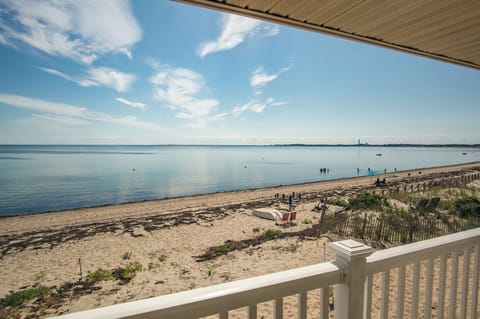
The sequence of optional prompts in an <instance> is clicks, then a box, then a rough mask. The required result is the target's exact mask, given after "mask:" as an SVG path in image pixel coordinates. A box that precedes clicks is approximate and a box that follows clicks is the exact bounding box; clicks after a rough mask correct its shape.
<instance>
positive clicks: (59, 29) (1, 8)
mask: <svg viewBox="0 0 480 319" xmlns="http://www.w3.org/2000/svg"><path fill="white" fill-rule="evenodd" d="M0 12H3V14H1V15H0V42H1V43H3V44H6V45H10V46H12V47H18V46H19V45H20V44H23V45H28V46H31V47H33V48H35V49H37V50H40V51H42V52H45V53H48V54H50V55H54V56H62V57H66V58H69V59H72V60H75V61H77V62H80V63H83V64H91V63H92V62H93V61H95V60H96V59H98V58H99V57H100V56H102V55H105V54H111V53H120V54H124V55H126V56H127V57H129V58H131V57H132V53H131V49H132V47H133V46H134V45H135V44H136V43H137V42H139V41H140V40H141V38H142V30H141V29H140V27H139V25H138V23H137V21H136V20H135V17H134V15H133V12H132V9H131V7H130V4H129V2H128V1H126V0H102V1H96V0H83V1H75V0H65V1H54V0H5V1H2V3H1V4H0Z"/></svg>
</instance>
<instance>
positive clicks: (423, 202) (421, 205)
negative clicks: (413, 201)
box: [415, 198, 428, 209]
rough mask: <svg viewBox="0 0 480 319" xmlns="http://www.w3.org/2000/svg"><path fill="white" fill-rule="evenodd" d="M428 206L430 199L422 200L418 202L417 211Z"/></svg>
mask: <svg viewBox="0 0 480 319" xmlns="http://www.w3.org/2000/svg"><path fill="white" fill-rule="evenodd" d="M427 204H428V198H422V199H420V200H419V201H418V204H417V206H416V207H415V209H425V208H426V207H427Z"/></svg>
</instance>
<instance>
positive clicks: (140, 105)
mask: <svg viewBox="0 0 480 319" xmlns="http://www.w3.org/2000/svg"><path fill="white" fill-rule="evenodd" d="M116 101H117V102H120V103H123V104H125V105H128V106H131V107H134V108H137V109H141V110H145V107H146V106H147V105H146V104H145V103H141V102H133V101H129V100H127V99H125V98H123V97H117V98H116Z"/></svg>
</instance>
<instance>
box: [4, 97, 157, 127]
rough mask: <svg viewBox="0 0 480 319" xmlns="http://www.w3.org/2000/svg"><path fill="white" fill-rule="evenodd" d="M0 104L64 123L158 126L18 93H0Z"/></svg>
mask: <svg viewBox="0 0 480 319" xmlns="http://www.w3.org/2000/svg"><path fill="white" fill-rule="evenodd" d="M0 104H5V105H9V106H13V107H18V108H23V109H28V110H33V111H35V112H40V114H34V117H37V118H42V119H48V120H54V121H57V122H63V123H64V124H66V125H81V124H87V123H91V122H107V123H114V124H118V125H123V126H130V127H136V128H142V129H147V130H157V129H159V128H160V127H159V126H158V125H157V124H155V123H151V122H145V121H141V120H139V119H137V118H136V117H134V116H125V117H114V116H111V115H109V114H106V113H102V112H95V111H91V110H89V109H87V108H85V107H78V106H75V105H70V104H64V103H58V102H52V101H45V100H40V99H34V98H30V97H26V96H20V95H13V94H3V93H0Z"/></svg>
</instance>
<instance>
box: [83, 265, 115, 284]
mask: <svg viewBox="0 0 480 319" xmlns="http://www.w3.org/2000/svg"><path fill="white" fill-rule="evenodd" d="M113 278H114V277H113V274H112V272H111V271H108V270H105V269H103V268H98V269H97V270H95V271H94V272H91V273H89V274H88V275H87V277H86V280H87V281H89V282H98V281H102V280H112V279H113Z"/></svg>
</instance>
